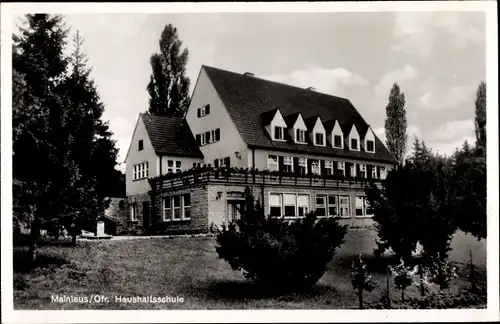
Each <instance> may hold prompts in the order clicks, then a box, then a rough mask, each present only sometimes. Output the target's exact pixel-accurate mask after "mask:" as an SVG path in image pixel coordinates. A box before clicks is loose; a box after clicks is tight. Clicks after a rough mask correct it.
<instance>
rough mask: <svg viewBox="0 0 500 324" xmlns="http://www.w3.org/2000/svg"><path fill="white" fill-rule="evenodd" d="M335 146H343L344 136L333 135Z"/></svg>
mask: <svg viewBox="0 0 500 324" xmlns="http://www.w3.org/2000/svg"><path fill="white" fill-rule="evenodd" d="M333 146H334V147H337V148H342V146H343V145H342V136H340V135H334V136H333Z"/></svg>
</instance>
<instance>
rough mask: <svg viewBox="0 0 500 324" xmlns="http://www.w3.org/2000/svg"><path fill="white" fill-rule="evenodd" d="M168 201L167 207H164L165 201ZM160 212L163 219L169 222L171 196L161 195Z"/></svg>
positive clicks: (170, 217) (170, 216) (170, 218)
mask: <svg viewBox="0 0 500 324" xmlns="http://www.w3.org/2000/svg"><path fill="white" fill-rule="evenodd" d="M167 201H168V202H169V205H168V208H166V205H167V204H166V202H167ZM162 213H163V221H164V222H169V221H171V220H172V196H169V197H163V199H162Z"/></svg>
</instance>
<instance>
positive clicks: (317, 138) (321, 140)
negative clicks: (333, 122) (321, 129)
mask: <svg viewBox="0 0 500 324" xmlns="http://www.w3.org/2000/svg"><path fill="white" fill-rule="evenodd" d="M314 143H315V144H316V145H325V136H324V135H323V133H315V134H314Z"/></svg>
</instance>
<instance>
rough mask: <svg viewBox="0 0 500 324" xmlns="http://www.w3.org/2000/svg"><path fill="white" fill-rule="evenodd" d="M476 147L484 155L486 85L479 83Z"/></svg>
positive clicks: (476, 112)
mask: <svg viewBox="0 0 500 324" xmlns="http://www.w3.org/2000/svg"><path fill="white" fill-rule="evenodd" d="M475 114H476V117H475V131H476V147H477V148H478V149H483V150H484V152H485V153H486V83H485V82H481V83H480V84H479V86H478V88H477V93H476V111H475Z"/></svg>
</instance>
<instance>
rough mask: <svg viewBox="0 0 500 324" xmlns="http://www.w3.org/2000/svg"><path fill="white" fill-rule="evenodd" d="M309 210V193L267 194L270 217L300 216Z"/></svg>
mask: <svg viewBox="0 0 500 324" xmlns="http://www.w3.org/2000/svg"><path fill="white" fill-rule="evenodd" d="M308 212H309V195H308V194H294V193H271V194H269V214H270V215H271V217H297V216H299V217H302V216H305V215H306V214H307V213H308Z"/></svg>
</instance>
